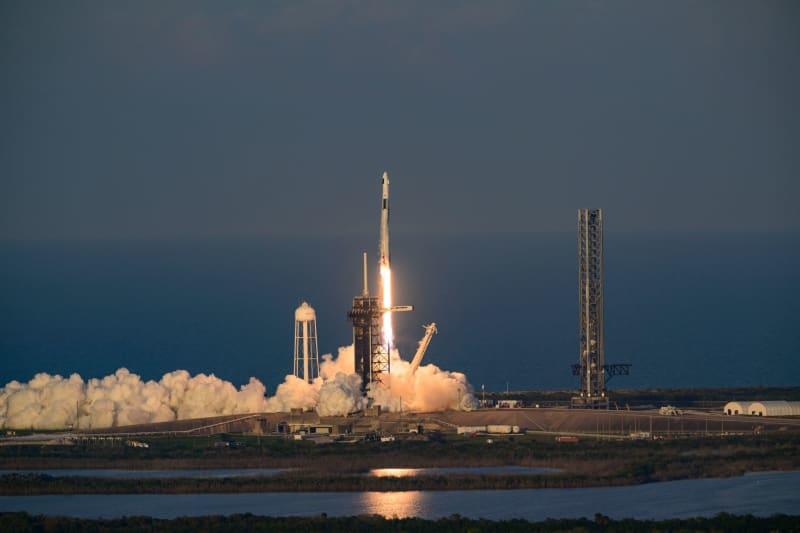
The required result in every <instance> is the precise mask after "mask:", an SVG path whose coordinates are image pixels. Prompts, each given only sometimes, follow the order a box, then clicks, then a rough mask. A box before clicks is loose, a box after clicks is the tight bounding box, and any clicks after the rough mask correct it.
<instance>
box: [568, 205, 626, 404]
mask: <svg viewBox="0 0 800 533" xmlns="http://www.w3.org/2000/svg"><path fill="white" fill-rule="evenodd" d="M603 283H604V266H603V211H602V210H601V209H579V210H578V307H579V309H578V322H579V326H578V334H579V338H580V351H579V355H578V364H576V365H572V373H573V375H576V376H580V383H581V384H580V391H579V395H578V396H575V397H573V398H572V406H573V407H589V408H606V409H607V408H608V394H607V392H606V381H607V380H608V379H611V377H612V376H616V375H628V374H630V367H631V365H630V364H627V363H624V364H613V365H608V364H606V362H605V361H606V347H605V338H604V330H603Z"/></svg>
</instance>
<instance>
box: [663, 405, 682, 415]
mask: <svg viewBox="0 0 800 533" xmlns="http://www.w3.org/2000/svg"><path fill="white" fill-rule="evenodd" d="M658 414H660V415H664V416H681V415H682V414H683V411H681V410H680V409H678V408H677V407H675V406H672V405H665V406H664V407H662V408H661V409H659V410H658Z"/></svg>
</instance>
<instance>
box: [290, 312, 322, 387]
mask: <svg viewBox="0 0 800 533" xmlns="http://www.w3.org/2000/svg"><path fill="white" fill-rule="evenodd" d="M294 375H295V376H296V377H298V378H300V379H302V380H303V381H305V382H307V383H311V382H312V381H314V379H316V378H317V377H318V376H319V348H318V347H317V314H316V313H315V312H314V308H313V307H311V306H310V305H308V302H303V303H302V304H300V307H298V308H297V309H296V310H295V312H294Z"/></svg>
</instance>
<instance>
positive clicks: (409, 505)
mask: <svg viewBox="0 0 800 533" xmlns="http://www.w3.org/2000/svg"><path fill="white" fill-rule="evenodd" d="M390 470H391V469H390ZM398 470H403V469H402V468H400V469H398ZM424 499H425V495H424V494H423V493H422V492H420V491H418V490H414V491H398V492H362V493H361V502H360V504H361V509H362V511H361V512H362V513H363V514H379V515H383V516H385V517H387V518H392V517H395V516H396V517H397V518H406V517H409V516H418V515H420V514H421V512H422V503H423V500H424Z"/></svg>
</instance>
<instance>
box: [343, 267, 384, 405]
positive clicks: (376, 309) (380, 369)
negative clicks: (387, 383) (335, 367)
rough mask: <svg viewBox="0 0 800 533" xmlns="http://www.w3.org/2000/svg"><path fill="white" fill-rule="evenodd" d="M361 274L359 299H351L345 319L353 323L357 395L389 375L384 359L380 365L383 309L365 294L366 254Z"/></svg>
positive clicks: (371, 297)
mask: <svg viewBox="0 0 800 533" xmlns="http://www.w3.org/2000/svg"><path fill="white" fill-rule="evenodd" d="M363 275H364V288H363V290H362V292H361V295H360V296H356V297H355V298H353V307H352V309H350V311H349V312H348V313H347V316H348V318H349V319H350V321H351V322H352V323H353V351H354V354H353V355H354V357H355V361H354V362H355V365H354V366H355V368H354V371H355V373H356V374H358V375H359V376H361V392H362V393H366V390H367V385H368V384H370V383H372V382H375V381H381V377H382V375H383V374H386V373H388V372H389V364H388V363H389V361H388V359H386V364H385V365H383V364H382V363H383V357H382V354H383V346H382V344H381V320H382V318H383V309H382V307H381V303H380V300H379V299H378V298H377V297H375V296H370V295H369V284H368V282H367V254H364V271H363Z"/></svg>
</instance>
